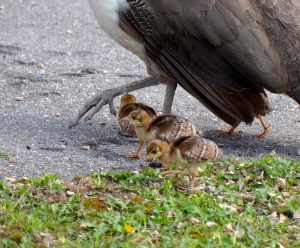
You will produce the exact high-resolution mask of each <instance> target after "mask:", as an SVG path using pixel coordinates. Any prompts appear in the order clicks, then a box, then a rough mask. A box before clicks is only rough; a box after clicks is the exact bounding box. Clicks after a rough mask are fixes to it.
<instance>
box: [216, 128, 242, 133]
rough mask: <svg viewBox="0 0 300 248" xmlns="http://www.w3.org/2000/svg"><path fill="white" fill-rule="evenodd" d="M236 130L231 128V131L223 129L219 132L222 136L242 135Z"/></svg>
mask: <svg viewBox="0 0 300 248" xmlns="http://www.w3.org/2000/svg"><path fill="white" fill-rule="evenodd" d="M234 129H235V128H230V129H229V130H223V129H221V130H219V131H218V132H219V134H221V135H232V134H239V133H240V131H235V130H234Z"/></svg>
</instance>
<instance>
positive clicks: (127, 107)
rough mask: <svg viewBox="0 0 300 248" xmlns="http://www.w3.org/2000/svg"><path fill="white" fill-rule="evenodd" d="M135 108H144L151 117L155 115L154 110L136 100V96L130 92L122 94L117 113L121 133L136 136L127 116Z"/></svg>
mask: <svg viewBox="0 0 300 248" xmlns="http://www.w3.org/2000/svg"><path fill="white" fill-rule="evenodd" d="M135 110H144V111H146V113H147V114H148V115H149V117H150V118H151V119H154V118H155V117H157V114H156V112H155V110H154V109H153V108H151V107H149V106H147V105H144V104H142V103H137V102H136V97H135V96H134V95H131V94H124V95H123V96H122V97H121V102H120V108H119V111H118V113H117V122H118V124H119V127H120V129H121V133H123V134H125V135H129V136H133V137H136V133H135V129H134V126H133V125H132V124H130V123H129V121H128V119H127V117H128V115H129V114H130V113H131V112H132V111H135Z"/></svg>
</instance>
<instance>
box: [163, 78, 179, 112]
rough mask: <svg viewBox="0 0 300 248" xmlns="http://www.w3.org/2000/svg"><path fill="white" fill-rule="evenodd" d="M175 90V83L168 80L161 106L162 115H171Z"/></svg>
mask: <svg viewBox="0 0 300 248" xmlns="http://www.w3.org/2000/svg"><path fill="white" fill-rule="evenodd" d="M176 88H177V83H176V82H174V81H172V80H169V81H168V82H167V86H166V94H165V100H164V105H163V114H171V110H172V104H173V100H174V95H175V91H176Z"/></svg>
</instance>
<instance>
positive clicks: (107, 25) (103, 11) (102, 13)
mask: <svg viewBox="0 0 300 248" xmlns="http://www.w3.org/2000/svg"><path fill="white" fill-rule="evenodd" d="M90 6H91V8H92V10H93V12H94V15H95V16H96V19H97V21H98V23H99V25H100V26H101V27H102V29H103V30H104V31H105V32H106V33H107V34H108V35H110V36H111V38H112V39H114V40H115V41H116V42H118V43H119V44H120V45H121V46H123V47H124V48H126V49H128V50H129V51H131V52H132V53H134V54H135V55H137V56H138V57H140V58H141V59H142V60H144V61H145V60H146V54H145V48H144V45H143V44H142V43H139V42H137V41H136V40H134V39H133V38H132V37H131V36H129V35H128V34H127V33H125V32H124V31H123V30H122V29H121V28H120V26H119V16H118V12H119V11H120V10H121V11H126V9H127V8H128V7H129V6H128V3H127V2H126V1H125V0H90Z"/></svg>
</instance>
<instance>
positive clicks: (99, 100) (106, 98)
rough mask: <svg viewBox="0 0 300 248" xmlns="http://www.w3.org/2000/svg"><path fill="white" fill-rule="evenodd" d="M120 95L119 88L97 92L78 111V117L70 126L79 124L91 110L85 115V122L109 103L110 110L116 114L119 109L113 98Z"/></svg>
mask: <svg viewBox="0 0 300 248" xmlns="http://www.w3.org/2000/svg"><path fill="white" fill-rule="evenodd" d="M118 95H119V89H118V88H115V89H107V90H104V91H101V92H99V93H97V94H96V95H95V96H94V97H92V98H91V99H89V100H88V101H87V102H85V104H84V105H83V107H82V108H81V109H80V110H79V111H78V114H77V117H76V118H75V119H74V120H73V121H72V122H71V123H70V125H69V128H71V127H74V126H76V125H77V124H78V122H79V120H80V119H81V118H82V117H83V116H84V115H85V114H86V113H87V112H89V111H90V110H91V111H90V113H89V114H88V115H87V116H86V117H85V120H84V122H85V123H87V122H88V121H90V120H91V119H92V118H93V117H94V115H95V114H96V113H97V112H99V111H100V110H101V108H102V107H103V106H104V105H106V104H108V105H109V110H110V113H111V114H112V115H114V116H115V115H116V114H117V111H116V109H115V106H114V104H113V99H114V98H115V97H116V96H118Z"/></svg>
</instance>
